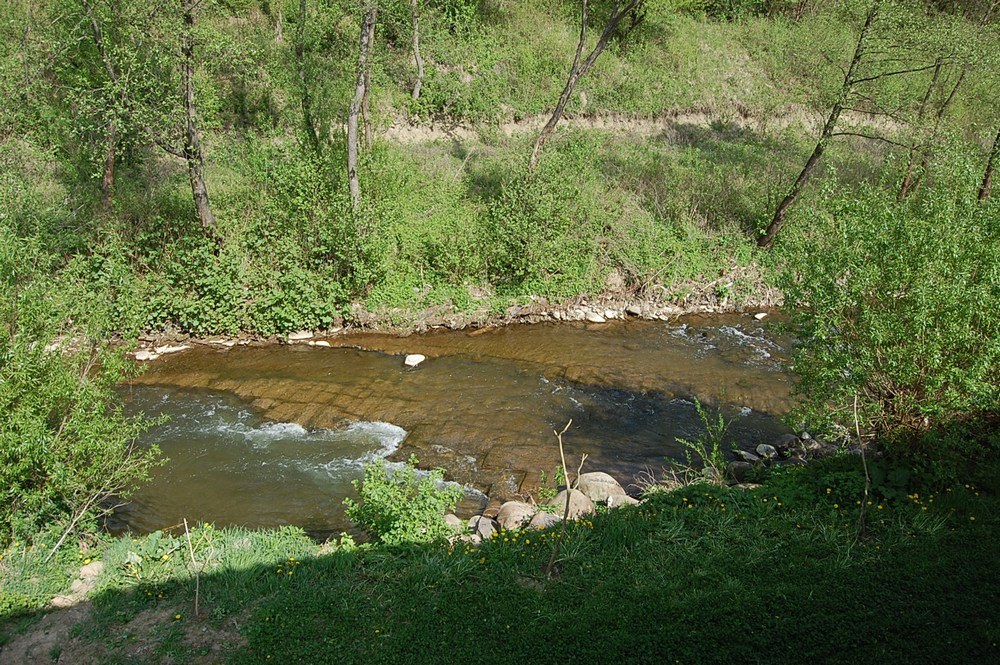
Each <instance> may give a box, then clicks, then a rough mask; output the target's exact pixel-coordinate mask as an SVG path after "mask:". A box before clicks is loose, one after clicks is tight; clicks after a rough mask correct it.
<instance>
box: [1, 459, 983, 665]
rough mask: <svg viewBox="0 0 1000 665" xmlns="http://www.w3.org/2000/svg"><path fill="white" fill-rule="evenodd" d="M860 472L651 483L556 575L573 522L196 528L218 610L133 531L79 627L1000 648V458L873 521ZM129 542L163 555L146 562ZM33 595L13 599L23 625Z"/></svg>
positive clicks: (123, 644) (302, 654) (183, 641)
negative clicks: (559, 526)
mask: <svg viewBox="0 0 1000 665" xmlns="http://www.w3.org/2000/svg"><path fill="white" fill-rule="evenodd" d="M861 478H862V477H861V471H860V463H859V460H858V459H857V458H855V457H851V456H847V457H839V458H833V459H831V460H829V461H826V462H823V463H820V464H816V465H813V466H810V467H805V468H795V469H789V470H786V471H783V472H780V473H775V474H772V475H771V476H770V477H769V478H767V479H766V482H765V484H764V486H763V487H762V488H760V489H758V490H754V491H750V492H744V491H741V490H728V489H724V488H718V487H715V486H711V485H693V486H689V487H688V488H687V489H684V490H681V491H677V492H674V493H670V494H658V495H654V496H651V497H650V498H649V499H648V500H647V501H646V502H645V503H644V504H643V505H641V506H639V507H636V508H622V509H619V510H617V511H614V512H612V513H609V514H599V515H597V516H595V517H594V518H592V519H591V520H586V521H581V522H577V523H575V524H574V525H573V526H572V527H571V528H570V529H569V530H568V536H567V540H566V542H565V544H564V545H563V548H562V553H561V556H560V560H559V563H558V565H557V574H556V575H555V576H554V577H552V578H546V577H544V576H543V575H542V568H543V566H544V565H545V563H546V561H547V560H548V557H549V554H550V551H551V547H552V542H553V540H554V538H555V537H556V533H539V532H503V533H501V534H500V535H499V536H498V537H497V538H495V539H493V540H491V541H488V542H486V543H484V544H483V545H482V546H481V547H479V548H471V547H468V546H465V545H458V546H455V547H451V546H448V545H446V544H432V545H427V546H406V547H403V546H398V547H386V546H381V545H377V546H361V547H360V548H355V547H353V546H351V545H350V544H348V545H347V546H346V547H343V548H337V547H330V546H326V547H321V546H319V545H316V544H314V543H312V542H311V541H309V540H308V539H307V538H305V536H304V535H303V534H302V533H301V532H299V531H297V530H295V529H284V530H281V531H270V532H268V531H265V532H250V531H245V530H242V529H219V530H213V529H211V528H208V527H198V528H196V529H195V530H194V531H193V532H192V543H193V546H194V549H195V558H196V559H197V560H198V561H203V562H207V563H206V566H205V568H204V570H203V572H202V573H201V579H200V603H201V610H202V615H203V616H202V617H201V618H195V617H194V616H193V596H194V583H193V579H192V575H191V567H190V566H189V565H188V564H187V563H186V562H187V558H188V555H187V552H186V542H185V541H184V539H183V534H181V536H180V538H178V539H176V540H175V541H170V540H169V539H165V538H164V537H160V536H158V537H157V538H156V540H155V542H153V543H152V544H151V542H150V538H148V537H147V538H142V539H134V540H133V539H129V538H120V539H116V540H114V541H112V542H110V543H109V544H106V545H104V546H103V558H104V561H105V565H106V568H105V571H106V572H105V575H104V577H103V578H102V582H101V585H100V586H99V588H98V589H97V590H96V592H95V593H94V594H93V596H92V600H93V603H94V610H95V612H94V616H93V619H92V620H91V622H90V623H88V624H84V625H82V626H80V627H79V628H78V629H77V630H76V634H77V635H78V637H77V638H76V639H77V644H76V647H79V646H80V644H83V645H86V644H91V645H92V647H90V648H93V649H104V650H106V651H105V652H102V653H105V654H106V655H107V658H108V659H109V660H112V661H113V660H114V659H115V658H121V659H122V662H127V658H126V657H125V655H127V654H128V653H130V651H129V649H133V648H135V645H136V644H140V645H146V646H148V647H150V648H152V649H153V653H154V654H158V656H159V657H161V658H162V657H166V656H167V655H169V656H170V657H171V658H173V659H174V662H189V661H191V660H193V659H195V658H196V657H198V656H199V654H204V653H206V651H205V649H206V647H205V646H204V645H203V644H202V645H198V644H195V643H192V642H191V641H190V635H191V634H197V633H199V632H201V629H202V628H204V629H205V630H206V631H209V632H210V634H216V633H218V634H219V638H218V639H219V640H222V641H223V642H224V643H225V644H226V645H227V646H226V648H225V649H224V650H223V651H222V652H221V653H222V654H223V655H219V656H218V657H219V658H220V659H221V658H223V657H224V658H225V659H226V661H227V662H233V663H267V662H283V663H293V662H303V663H320V662H336V663H354V662H357V663H363V662H410V661H415V662H421V663H423V662H428V663H433V662H442V663H444V662H471V661H473V660H475V661H478V662H497V663H501V662H518V661H528V660H530V661H532V662H553V663H555V662H564V660H565V658H566V654H572V656H573V658H574V659H575V660H576V661H577V662H608V661H609V660H618V661H623V662H650V663H652V662H656V663H660V662H665V661H666V662H675V661H677V662H682V663H689V662H705V663H708V662H715V663H718V662H768V663H773V662H787V663H797V662H803V661H806V660H816V661H820V662H843V663H858V662H871V663H875V662H883V663H884V662H901V663H902V662H906V663H946V662H989V661H992V660H995V659H996V657H997V655H998V654H1000V649H998V647H997V643H998V641H1000V630H998V624H997V619H998V612H997V608H996V604H995V599H996V597H997V594H998V593H1000V572H998V567H997V564H998V563H1000V560H998V553H997V550H996V547H995V543H996V542H997V541H998V538H1000V511H998V508H1000V500H998V496H997V490H998V489H1000V484H998V483H997V473H996V469H995V467H993V468H992V469H991V470H990V471H988V472H987V474H986V475H985V476H984V477H982V478H981V480H980V483H981V484H972V483H969V484H968V485H964V484H959V485H957V486H951V487H945V488H937V489H933V488H926V487H920V488H917V487H915V486H914V487H908V488H906V491H905V492H901V493H896V492H894V491H886V492H885V493H886V494H890V495H891V496H893V497H895V498H892V499H887V498H885V496H884V494H883V493H882V491H881V489H880V488H879V487H876V488H875V493H874V494H873V496H872V505H871V506H868V507H867V512H866V515H867V517H866V528H865V530H864V533H863V534H860V535H859V531H858V525H859V506H858V504H857V502H858V501H860V500H861V494H860V493H859V488H860V487H862V486H863V482H862V481H861ZM893 489H899V488H893ZM171 542H172V544H170V543H171ZM165 543H167V544H166V545H165ZM175 545H180V546H181V547H178V549H177V550H176V551H172V552H170V553H169V554H168V559H167V560H163V559H162V557H163V554H162V553H161V550H162V551H166V550H167V549H169V548H170V547H172V546H175ZM128 552H135V553H137V554H138V553H142V554H143V555H144V563H143V564H142V566H143V570H142V573H141V579H140V578H139V577H138V576H136V575H135V574H134V573H133V572H131V571H130V569H129V568H128V566H127V564H126V560H127V559H128ZM133 560H134V559H133ZM25 612H27V613H28V614H29V615H30V610H28V608H25V609H24V610H22V612H21V613H20V614H18V615H13V614H12V612H11V611H8V613H7V618H6V621H5V622H4V630H5V631H7V634H8V637H9V635H10V632H12V631H15V630H16V629H18V628H19V627H20V628H23V626H24V622H25V620H24V616H25ZM178 615H179V616H180V618H177V616H178ZM149 617H155V618H156V621H155V622H154V623H155V626H154V627H153V628H149V627H148V626H147V627H146V628H145V629H141V628H139V627H141V626H143V625H145V623H148V622H149V621H150V619H149ZM234 622H235V623H234ZM234 625H237V626H238V631H235V630H234V629H233V628H232V627H233V626H234ZM128 636H131V637H128ZM193 644H194V645H193ZM76 647H74V648H76ZM86 648H87V647H86V646H84V649H86ZM213 653H219V652H213Z"/></svg>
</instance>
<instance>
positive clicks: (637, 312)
mask: <svg viewBox="0 0 1000 665" xmlns="http://www.w3.org/2000/svg"><path fill="white" fill-rule="evenodd" d="M625 313H626V314H628V315H629V316H642V308H641V307H639V306H638V305H629V306H628V307H626V308H625Z"/></svg>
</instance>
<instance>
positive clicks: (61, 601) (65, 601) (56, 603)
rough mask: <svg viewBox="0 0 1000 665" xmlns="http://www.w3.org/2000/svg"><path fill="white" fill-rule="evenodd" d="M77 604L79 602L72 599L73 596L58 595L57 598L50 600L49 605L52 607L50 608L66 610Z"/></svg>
mask: <svg viewBox="0 0 1000 665" xmlns="http://www.w3.org/2000/svg"><path fill="white" fill-rule="evenodd" d="M78 602H79V600H78V599H76V598H74V597H73V596H63V595H59V596H56V597H55V598H53V599H52V603H51V605H52V607H55V608H58V609H61V610H62V609H66V608H67V607H73V606H74V605H76V604H77V603H78Z"/></svg>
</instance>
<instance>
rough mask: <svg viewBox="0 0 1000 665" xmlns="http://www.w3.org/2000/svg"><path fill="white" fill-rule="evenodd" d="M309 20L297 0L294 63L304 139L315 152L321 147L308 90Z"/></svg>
mask: <svg viewBox="0 0 1000 665" xmlns="http://www.w3.org/2000/svg"><path fill="white" fill-rule="evenodd" d="M308 20H309V12H308V8H307V7H306V0H299V19H298V28H297V30H296V34H295V64H296V67H298V70H299V88H300V90H299V94H300V99H301V104H302V128H303V130H304V131H305V134H306V140H307V141H308V143H309V145H310V146H311V147H312V149H313V150H314V151H315V152H317V153H318V152H319V151H320V148H321V145H322V144H321V142H320V135H319V132H318V131H316V122H315V120H314V118H313V108H312V93H311V91H310V85H311V81H310V80H309V72H308V69H307V67H306V27H307V23H308Z"/></svg>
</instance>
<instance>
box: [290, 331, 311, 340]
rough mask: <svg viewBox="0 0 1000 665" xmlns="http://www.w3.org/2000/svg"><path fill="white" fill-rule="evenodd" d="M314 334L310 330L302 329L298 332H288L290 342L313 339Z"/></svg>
mask: <svg viewBox="0 0 1000 665" xmlns="http://www.w3.org/2000/svg"><path fill="white" fill-rule="evenodd" d="M312 336H313V334H312V333H311V332H310V331H308V330H300V331H298V332H293V333H289V334H288V341H289V342H301V341H303V340H307V339H312Z"/></svg>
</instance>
